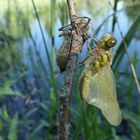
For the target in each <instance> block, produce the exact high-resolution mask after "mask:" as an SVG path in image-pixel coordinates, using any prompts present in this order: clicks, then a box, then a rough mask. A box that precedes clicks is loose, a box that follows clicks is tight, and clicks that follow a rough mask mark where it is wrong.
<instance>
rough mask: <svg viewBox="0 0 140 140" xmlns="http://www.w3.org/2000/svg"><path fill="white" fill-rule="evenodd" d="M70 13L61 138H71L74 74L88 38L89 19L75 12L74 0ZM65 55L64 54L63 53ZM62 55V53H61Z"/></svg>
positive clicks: (62, 90)
mask: <svg viewBox="0 0 140 140" xmlns="http://www.w3.org/2000/svg"><path fill="white" fill-rule="evenodd" d="M67 4H68V8H69V15H70V20H71V26H72V31H71V44H70V46H71V49H70V55H69V59H68V61H67V66H66V69H65V71H64V87H65V88H64V89H60V92H59V131H58V133H59V140H69V139H70V128H71V124H70V103H71V95H72V87H73V80H74V75H75V71H76V67H77V62H78V54H79V53H80V51H81V49H82V46H83V44H84V42H85V40H86V39H88V35H87V34H86V33H87V30H88V28H87V25H88V23H89V22H88V21H87V22H86V20H85V19H84V18H78V17H76V14H75V9H74V1H73V0H67ZM62 55H63V54H62ZM60 56H61V55H60Z"/></svg>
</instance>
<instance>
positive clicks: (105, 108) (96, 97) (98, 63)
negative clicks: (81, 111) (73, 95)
mask: <svg viewBox="0 0 140 140" xmlns="http://www.w3.org/2000/svg"><path fill="white" fill-rule="evenodd" d="M95 42H96V47H95V48H94V49H93V50H92V51H91V53H90V54H89V56H88V59H87V60H86V63H85V68H84V70H83V73H82V74H81V77H80V82H79V88H80V94H81V97H82V99H83V100H85V101H86V102H88V103H89V104H91V105H94V106H96V107H97V108H99V109H100V110H101V112H102V114H103V115H104V117H105V118H106V119H107V120H108V122H109V123H110V124H112V125H114V126H118V125H119V124H120V122H121V120H122V114H121V111H120V108H119V105H118V101H117V96H116V83H115V77H114V74H113V72H112V70H111V67H110V66H111V63H112V53H111V48H112V47H114V46H115V44H116V42H117V41H116V39H115V38H114V37H113V35H112V34H110V33H105V34H104V35H103V36H102V38H101V39H100V40H99V41H97V40H95Z"/></svg>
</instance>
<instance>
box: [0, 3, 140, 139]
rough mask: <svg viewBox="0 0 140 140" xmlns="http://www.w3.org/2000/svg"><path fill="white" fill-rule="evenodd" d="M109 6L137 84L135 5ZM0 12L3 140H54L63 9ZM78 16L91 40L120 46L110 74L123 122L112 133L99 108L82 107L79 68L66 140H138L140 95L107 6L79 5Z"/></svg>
mask: <svg viewBox="0 0 140 140" xmlns="http://www.w3.org/2000/svg"><path fill="white" fill-rule="evenodd" d="M114 3H115V6H114V10H115V11H116V15H117V18H118V21H119V23H120V26H121V30H122V32H123V35H124V36H125V40H126V43H127V45H128V52H129V55H130V58H131V60H132V62H133V64H134V67H135V69H136V73H137V78H138V80H139V81H140V75H139V73H140V62H139V60H140V56H139V52H140V48H139V44H140V30H139V28H140V14H139V11H140V1H139V0H135V1H133V0H129V1H127V2H126V1H121V0H115V1H114ZM0 6H1V8H0V139H4V140H5V139H8V140H55V139H57V126H58V120H57V118H58V114H57V111H58V108H57V107H58V102H57V91H58V88H60V87H62V85H61V83H63V75H60V74H59V70H58V67H57V65H56V60H55V59H56V54H57V51H58V48H59V47H60V45H61V43H60V42H62V41H63V39H62V38H59V37H58V34H59V33H58V29H59V28H60V27H61V25H62V26H63V25H66V24H68V23H69V19H68V11H67V8H66V3H65V1H63V0H59V1H56V0H50V1H49V0H47V1H44V0H41V1H37V0H34V4H33V1H30V2H29V1H28V0H24V2H23V1H21V0H0ZM76 9H77V13H78V15H79V16H90V18H91V19H92V25H91V26H92V27H91V29H90V32H91V34H94V31H93V30H95V29H96V33H97V38H98V37H100V36H101V35H102V34H103V33H104V32H111V31H112V30H114V35H115V37H116V38H117V40H118V44H117V46H116V50H114V51H113V52H114V53H115V55H114V61H113V65H112V68H113V71H114V74H115V77H116V84H117V95H118V102H119V105H120V108H121V110H122V113H123V121H122V123H121V125H120V126H118V127H112V126H111V125H110V124H108V122H107V121H106V120H105V119H104V117H103V116H102V115H101V112H100V111H99V110H98V109H97V108H96V107H93V106H91V105H88V104H86V103H84V102H83V101H82V100H81V98H80V95H79V93H78V86H77V85H78V79H79V76H80V73H81V69H82V68H77V76H76V78H75V84H74V87H73V91H74V94H73V97H72V105H71V122H72V128H71V135H70V136H71V140H132V139H134V140H139V138H140V133H139V131H140V98H139V93H138V90H137V87H136V85H135V80H134V78H133V74H132V72H131V69H130V64H129V62H128V59H127V57H126V52H125V49H124V44H123V42H122V38H121V36H120V34H119V32H118V28H117V26H116V21H115V18H113V15H112V11H111V9H110V7H109V4H108V1H107V0H105V1H104V2H102V0H99V1H97V0H94V1H93V0H87V1H86V2H82V3H81V0H78V1H77V4H76ZM101 9H102V10H101ZM90 44H93V42H92V41H91V42H90ZM84 50H85V46H84ZM82 55H85V53H84V52H82Z"/></svg>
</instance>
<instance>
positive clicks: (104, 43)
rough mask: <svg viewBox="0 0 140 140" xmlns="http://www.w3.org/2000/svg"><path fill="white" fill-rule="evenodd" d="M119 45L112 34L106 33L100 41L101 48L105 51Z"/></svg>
mask: <svg viewBox="0 0 140 140" xmlns="http://www.w3.org/2000/svg"><path fill="white" fill-rule="evenodd" d="M116 43H117V40H116V39H115V37H114V36H113V35H112V34H111V33H105V34H104V35H103V36H102V38H101V39H100V40H99V47H101V48H103V49H110V48H112V47H114V46H115V45H116Z"/></svg>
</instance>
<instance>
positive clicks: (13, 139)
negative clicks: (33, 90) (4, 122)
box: [8, 113, 18, 140]
mask: <svg viewBox="0 0 140 140" xmlns="http://www.w3.org/2000/svg"><path fill="white" fill-rule="evenodd" d="M17 134H18V113H16V114H15V116H14V117H13V118H12V120H11V122H10V128H9V133H8V140H17V136H18V135H17Z"/></svg>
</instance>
